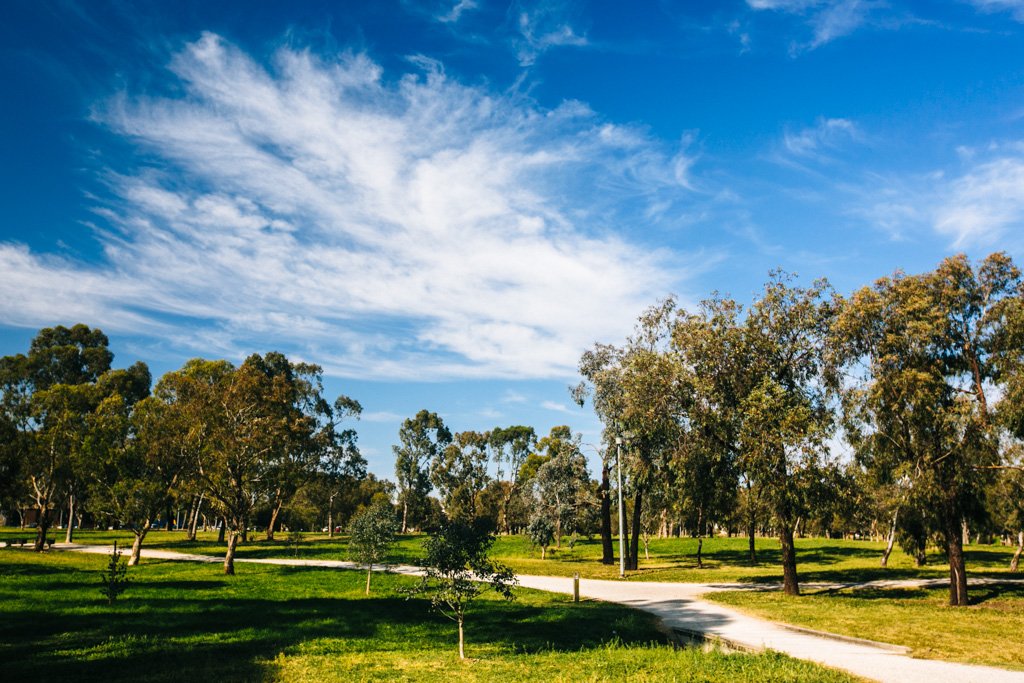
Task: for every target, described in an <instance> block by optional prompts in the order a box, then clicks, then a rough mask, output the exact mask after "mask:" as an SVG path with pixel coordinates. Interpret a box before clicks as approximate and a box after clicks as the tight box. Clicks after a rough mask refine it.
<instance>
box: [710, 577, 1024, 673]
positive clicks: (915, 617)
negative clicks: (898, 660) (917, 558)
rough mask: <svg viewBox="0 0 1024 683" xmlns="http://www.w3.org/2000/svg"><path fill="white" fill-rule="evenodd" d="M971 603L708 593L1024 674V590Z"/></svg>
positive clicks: (901, 594) (906, 592)
mask: <svg viewBox="0 0 1024 683" xmlns="http://www.w3.org/2000/svg"><path fill="white" fill-rule="evenodd" d="M969 595H970V597H971V605H970V606H969V607H966V608H959V607H949V606H948V601H949V591H948V590H946V589H944V588H943V589H924V588H889V589H854V590H842V591H834V592H833V591H821V592H816V593H809V594H805V595H801V596H799V597H791V596H787V595H784V594H782V593H778V592H771V593H765V592H749V591H730V592H722V593H710V594H708V595H707V596H705V597H706V598H707V599H709V600H713V601H715V602H719V603H722V604H725V605H731V606H733V607H738V608H740V609H741V610H743V611H745V612H748V613H750V614H755V615H757V616H760V617H764V618H766V619H771V620H773V621H782V622H785V623H789V624H795V625H797V626H805V627H808V628H813V629H818V630H824V631H830V632H832V633H841V634H843V635H848V636H854V637H857V638H868V639H869V640H877V641H881V642H885V643H893V644H896V645H904V646H906V647H909V648H911V652H910V654H911V656H914V657H923V658H926V659H943V660H947V661H954V662H966V663H969V664H988V665H992V666H1001V667H1004V668H1009V669H1018V670H1024V586H1022V585H1015V586H1010V585H992V586H975V587H972V588H971V590H970V591H969Z"/></svg>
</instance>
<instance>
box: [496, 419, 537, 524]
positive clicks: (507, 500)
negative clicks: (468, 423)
mask: <svg viewBox="0 0 1024 683" xmlns="http://www.w3.org/2000/svg"><path fill="white" fill-rule="evenodd" d="M488 445H489V446H490V448H491V452H492V454H493V458H494V464H495V468H496V472H495V475H496V476H495V478H496V479H497V480H498V481H504V482H507V486H505V487H504V489H503V495H502V500H501V519H500V520H499V524H500V527H501V528H502V529H504V531H505V533H506V534H509V533H512V528H511V523H510V521H509V512H510V506H511V504H512V501H513V500H514V499H515V497H516V495H517V494H518V493H519V486H520V481H519V471H520V470H521V469H522V467H523V463H524V462H526V458H527V457H528V456H529V455H530V452H531V451H532V450H533V449H534V448H535V447H536V445H537V434H536V432H534V430H533V427H526V426H523V425H513V426H511V427H504V428H502V427H495V428H494V429H492V430H491V431H490V438H489V444H488ZM506 477H507V479H506Z"/></svg>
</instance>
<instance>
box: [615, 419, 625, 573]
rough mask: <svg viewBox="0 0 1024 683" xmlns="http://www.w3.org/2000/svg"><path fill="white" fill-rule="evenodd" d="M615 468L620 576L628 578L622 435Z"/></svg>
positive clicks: (617, 449)
mask: <svg viewBox="0 0 1024 683" xmlns="http://www.w3.org/2000/svg"><path fill="white" fill-rule="evenodd" d="M615 469H616V470H617V471H618V475H617V476H618V480H619V578H620V579H624V578H626V518H625V516H624V515H623V510H622V437H621V436H617V437H615Z"/></svg>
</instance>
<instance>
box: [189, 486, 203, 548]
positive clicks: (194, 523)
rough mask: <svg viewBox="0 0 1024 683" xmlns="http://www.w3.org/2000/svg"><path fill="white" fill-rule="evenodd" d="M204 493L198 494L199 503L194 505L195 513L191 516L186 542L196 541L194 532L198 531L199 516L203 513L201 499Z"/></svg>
mask: <svg viewBox="0 0 1024 683" xmlns="http://www.w3.org/2000/svg"><path fill="white" fill-rule="evenodd" d="M205 495H206V494H205V493H200V494H199V502H197V503H196V512H195V514H194V515H192V523H191V524H190V525H189V527H188V540H190V541H194V540H196V531H197V530H198V529H199V515H200V513H201V512H202V511H203V497H204V496H205Z"/></svg>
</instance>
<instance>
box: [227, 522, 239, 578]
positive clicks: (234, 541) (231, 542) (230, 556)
mask: <svg viewBox="0 0 1024 683" xmlns="http://www.w3.org/2000/svg"><path fill="white" fill-rule="evenodd" d="M236 547H238V529H232V530H231V533H229V534H228V551H227V552H226V553H225V554H224V573H225V574H230V575H232V576H234V574H235V548H236Z"/></svg>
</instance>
